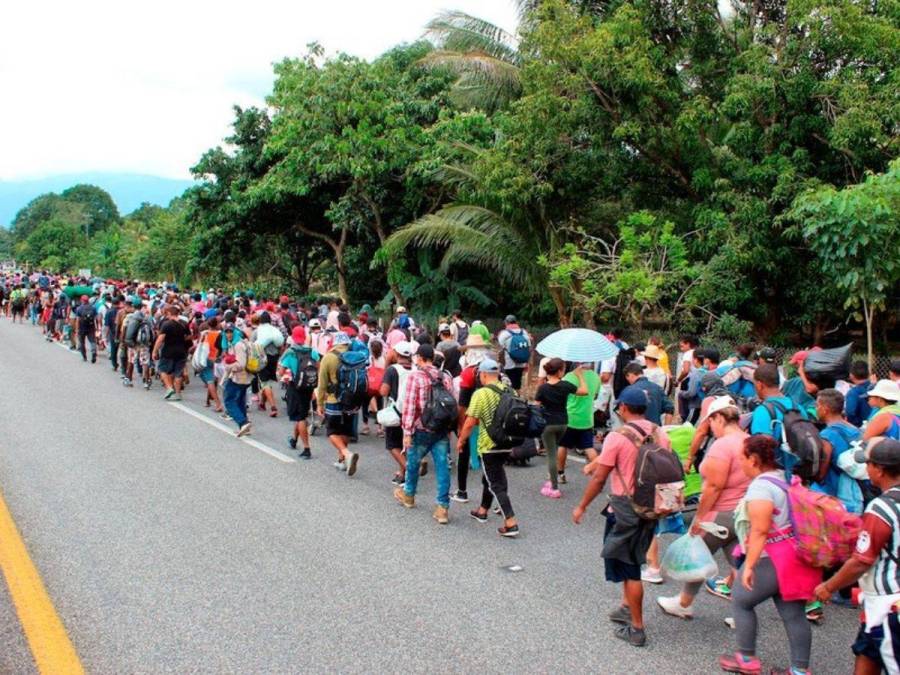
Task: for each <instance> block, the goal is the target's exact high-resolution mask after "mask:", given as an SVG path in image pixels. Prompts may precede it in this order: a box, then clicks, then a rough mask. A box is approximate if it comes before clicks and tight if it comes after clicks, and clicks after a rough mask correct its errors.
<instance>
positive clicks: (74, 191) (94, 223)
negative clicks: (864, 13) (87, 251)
mask: <svg viewBox="0 0 900 675" xmlns="http://www.w3.org/2000/svg"><path fill="white" fill-rule="evenodd" d="M60 197H62V198H63V199H64V200H65V201H67V202H69V203H71V204H81V206H82V207H84V222H83V223H82V225H83V227H84V232H85V234H86V235H87V236H88V237H90V236H91V235H93V234H94V233H95V232H99V231H100V230H105V229H106V228H107V227H109V226H110V225H113V224H115V223H118V222H119V209H118V208H116V205H115V202H113V200H112V197H110V196H109V193H108V192H106V191H105V190H102V189H100V188H98V187H97V186H96V185H84V184H80V185H73V186H72V187H70V188H68V189H67V190H64V191H63V192H62V194H61V195H60Z"/></svg>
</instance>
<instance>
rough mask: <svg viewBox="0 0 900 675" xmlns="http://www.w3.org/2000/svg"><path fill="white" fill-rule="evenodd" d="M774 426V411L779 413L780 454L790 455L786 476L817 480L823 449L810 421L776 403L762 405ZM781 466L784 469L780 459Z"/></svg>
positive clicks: (795, 410)
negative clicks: (791, 456) (789, 464)
mask: <svg viewBox="0 0 900 675" xmlns="http://www.w3.org/2000/svg"><path fill="white" fill-rule="evenodd" d="M763 407H764V408H765V409H766V410H767V411H768V413H769V417H771V418H772V425H773V426H774V425H775V424H776V423H777V422H778V421H779V420H778V417H777V416H776V414H775V411H776V410H777V411H778V412H780V413H781V438H780V439H776V440H780V441H781V451H782V452H783V453H785V454H786V455H787V454H790V455H793V458H791V459H794V465H793V467H790V473H792V474H795V475H797V476H800V478H801V480H803V481H804V482H809V481H814V480H817V479H818V476H819V470H820V468H821V466H822V461H823V458H824V456H825V446H824V444H823V443H822V436H821V435H820V434H819V429H818V427H817V426H816V425H815V423H813V422H812V421H810V420H808V419H806V418H804V417H803V414H802V413H801V412H800V411H799V410H797V409H796V408H790V409H788V408H786V407H785V406H784V405H783V404H782V403H780V402H778V401H769V402H767V403H763ZM782 465H783V466H784V468H785V469H788V468H789V467H788V466H785V462H784V459H782Z"/></svg>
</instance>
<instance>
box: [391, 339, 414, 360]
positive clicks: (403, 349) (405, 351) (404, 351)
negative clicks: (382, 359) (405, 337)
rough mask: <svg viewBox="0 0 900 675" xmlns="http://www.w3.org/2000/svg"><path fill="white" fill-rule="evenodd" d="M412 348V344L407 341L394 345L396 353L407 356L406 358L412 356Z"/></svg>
mask: <svg viewBox="0 0 900 675" xmlns="http://www.w3.org/2000/svg"><path fill="white" fill-rule="evenodd" d="M412 349H413V346H412V344H410V343H409V342H406V341H403V342H398V343H397V344H395V345H394V353H395V354H397V355H398V356H405V357H406V358H409V357H410V356H412Z"/></svg>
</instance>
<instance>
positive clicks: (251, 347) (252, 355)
mask: <svg viewBox="0 0 900 675" xmlns="http://www.w3.org/2000/svg"><path fill="white" fill-rule="evenodd" d="M268 363H269V357H268V356H267V355H266V349H265V347H263V346H262V345H261V344H259V343H258V342H250V343H248V345H247V366H246V370H247V372H248V373H253V374H256V373H258V372H260V371H261V370H262V369H263V368H265V367H266V365H267V364H268Z"/></svg>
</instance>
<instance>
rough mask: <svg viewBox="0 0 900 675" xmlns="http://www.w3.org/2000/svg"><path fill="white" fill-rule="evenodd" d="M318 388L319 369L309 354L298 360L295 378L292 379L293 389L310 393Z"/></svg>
mask: <svg viewBox="0 0 900 675" xmlns="http://www.w3.org/2000/svg"><path fill="white" fill-rule="evenodd" d="M318 386H319V367H318V366H317V365H316V362H315V361H313V359H312V356H311V355H310V354H306V355H305V356H303V357H301V358H299V359H298V362H297V377H295V378H294V389H297V390H299V391H302V392H310V391H312V390H313V389H315V388H316V387H318Z"/></svg>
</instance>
